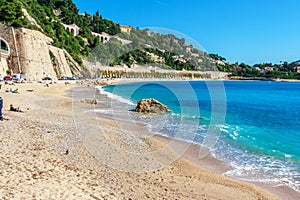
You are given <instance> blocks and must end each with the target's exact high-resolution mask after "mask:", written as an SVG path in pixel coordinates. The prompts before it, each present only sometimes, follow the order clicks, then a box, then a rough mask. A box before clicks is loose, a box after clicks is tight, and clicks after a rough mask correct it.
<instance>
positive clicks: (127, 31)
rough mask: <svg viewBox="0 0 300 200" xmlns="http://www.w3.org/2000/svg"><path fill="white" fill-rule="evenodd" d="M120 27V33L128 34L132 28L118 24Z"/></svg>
mask: <svg viewBox="0 0 300 200" xmlns="http://www.w3.org/2000/svg"><path fill="white" fill-rule="evenodd" d="M120 29H121V32H122V33H127V34H130V32H131V30H132V26H121V25H120Z"/></svg>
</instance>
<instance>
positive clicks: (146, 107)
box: [135, 99, 170, 113]
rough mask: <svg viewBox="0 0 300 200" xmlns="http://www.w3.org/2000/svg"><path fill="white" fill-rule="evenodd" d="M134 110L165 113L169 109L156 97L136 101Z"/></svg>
mask: <svg viewBox="0 0 300 200" xmlns="http://www.w3.org/2000/svg"><path fill="white" fill-rule="evenodd" d="M135 111H136V112H139V113H165V112H170V109H169V108H168V107H167V106H165V105H164V104H162V103H161V102H159V101H157V100H156V99H142V100H140V101H139V102H138V103H137V106H136V108H135Z"/></svg>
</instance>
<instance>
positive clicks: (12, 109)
mask: <svg viewBox="0 0 300 200" xmlns="http://www.w3.org/2000/svg"><path fill="white" fill-rule="evenodd" d="M9 111H14V112H22V110H20V108H15V107H14V106H13V105H12V104H10V107H9Z"/></svg>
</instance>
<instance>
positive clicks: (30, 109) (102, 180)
mask: <svg viewBox="0 0 300 200" xmlns="http://www.w3.org/2000/svg"><path fill="white" fill-rule="evenodd" d="M6 87H8V88H10V87H11V88H13V89H14V88H18V91H19V93H16V94H12V93H7V92H5V91H4V88H6ZM80 87H82V86H79V85H77V84H76V83H75V82H74V83H71V84H69V85H65V84H64V82H58V83H56V84H49V87H45V84H44V83H24V84H16V85H14V86H4V88H2V90H1V91H0V96H1V97H2V98H3V102H4V107H3V117H4V120H3V121H0V157H1V159H0V199H247V200H252V199H253V200H257V199H260V200H262V199H268V200H272V199H298V198H299V193H296V192H293V191H291V190H288V189H287V188H286V187H272V186H270V185H267V184H266V185H262V184H261V185H260V186H261V187H258V186H257V185H254V184H250V183H246V182H242V181H238V180H234V179H231V178H228V177H225V176H222V175H220V174H222V173H223V170H224V168H225V169H226V166H223V164H224V163H222V162H221V161H220V162H219V163H218V165H222V166H221V167H216V164H215V163H216V161H215V160H213V159H212V158H209V157H208V158H206V159H203V160H201V161H197V160H193V159H192V157H193V156H192V155H193V153H196V152H195V151H196V150H195V149H196V148H195V147H194V146H193V145H192V146H190V147H189V149H188V151H187V152H186V153H185V154H184V156H183V157H180V158H178V159H176V160H175V161H174V162H172V163H170V164H169V165H166V166H164V167H161V168H159V169H156V170H145V171H144V172H139V173H136V172H134V171H135V170H134V169H132V168H131V167H132V165H134V164H137V166H142V164H143V163H147V164H148V166H147V167H149V166H151V165H153V168H155V166H156V164H157V163H156V162H152V161H151V160H150V161H149V160H147V158H146V159H145V160H143V159H141V157H140V156H135V157H134V156H133V157H132V158H131V157H129V158H128V159H127V158H126V159H125V158H124V157H122V155H123V154H122V153H120V152H121V151H120V150H122V152H134V153H135V154H134V155H143V154H145V153H147V152H152V151H154V150H157V149H160V148H163V147H165V146H166V144H167V143H168V138H163V137H158V136H156V137H144V135H143V134H142V133H141V134H137V135H135V134H131V135H130V137H128V136H126V135H124V134H122V133H120V132H118V129H117V128H116V129H113V128H112V127H114V126H116V121H115V120H114V119H110V118H104V117H103V118H102V117H101V116H94V115H93V114H89V113H86V112H85V109H82V108H83V107H84V108H89V107H90V109H94V108H95V105H91V104H87V103H84V102H81V101H80V100H84V99H86V98H90V97H89V96H86V94H87V93H86V92H87V91H88V90H93V88H82V90H80V91H82V99H80V97H79V98H78V97H77V99H74V98H71V97H72V91H73V90H74V89H76V88H80ZM88 92H89V91H88ZM10 104H13V106H14V107H19V108H20V109H21V110H22V111H23V112H12V111H9V106H10ZM97 106H100V107H101V106H104V104H101V102H100V103H99V105H97ZM95 119H96V122H95ZM120 123H122V122H120ZM125 125H126V123H124V126H125ZM82 130H85V131H82ZM140 131H141V132H142V131H143V130H142V129H141V130H140ZM95 138H96V139H95ZM89 144H90V145H89ZM97 144H98V145H99V146H98V147H99V148H97V149H94V148H92V147H94V146H95V145H97ZM178 145H180V142H178ZM111 146H114V147H116V148H117V147H118V149H119V152H112V151H111V150H110V149H109V148H110V147H111ZM174 151H175V150H174V149H172V148H164V152H163V154H160V155H159V157H158V158H157V159H158V160H161V159H162V158H163V157H167V156H168V155H170V156H172V155H175V154H176V153H175V152H174ZM124 155H127V154H124ZM98 156H99V157H98ZM160 156H161V157H160ZM143 158H144V157H143ZM151 158H154V157H151ZM123 159H125V160H126V162H123ZM112 162H116V163H113V165H112ZM131 162H132V164H131ZM139 163H140V164H141V165H139ZM210 163H212V164H210ZM200 165H201V166H203V167H200ZM153 168H151V167H150V168H149V169H153ZM124 169H125V170H124ZM126 169H132V170H131V171H130V170H126ZM208 169H210V170H212V171H214V172H212V171H209V170H208ZM262 188H265V189H262ZM267 190H269V191H267ZM272 193H273V194H272ZM274 194H275V195H276V196H275V195H274Z"/></svg>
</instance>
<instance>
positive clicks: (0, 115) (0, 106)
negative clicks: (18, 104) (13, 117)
mask: <svg viewBox="0 0 300 200" xmlns="http://www.w3.org/2000/svg"><path fill="white" fill-rule="evenodd" d="M2 108H3V99H2V98H1V97H0V120H1V121H2V120H3V116H2Z"/></svg>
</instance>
